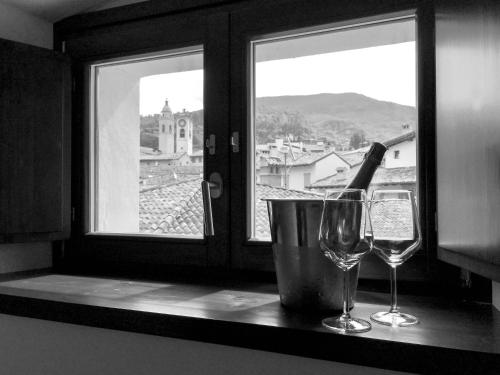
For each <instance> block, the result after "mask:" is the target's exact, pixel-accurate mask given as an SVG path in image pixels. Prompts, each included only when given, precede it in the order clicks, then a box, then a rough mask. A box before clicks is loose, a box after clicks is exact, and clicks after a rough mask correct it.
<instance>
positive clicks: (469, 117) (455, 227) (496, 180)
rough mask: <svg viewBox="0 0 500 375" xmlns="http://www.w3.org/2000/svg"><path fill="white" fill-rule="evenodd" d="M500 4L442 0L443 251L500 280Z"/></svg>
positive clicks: (482, 0)
mask: <svg viewBox="0 0 500 375" xmlns="http://www.w3.org/2000/svg"><path fill="white" fill-rule="evenodd" d="M499 74H500V3H499V2H496V1H488V0H475V1H456V0H455V1H453V0H438V1H436V116H437V117H436V131H437V186H438V234H439V239H438V242H439V246H440V249H439V257H440V258H441V259H443V260H446V261H448V262H450V263H453V264H455V265H459V266H461V267H463V268H466V269H469V270H471V271H473V272H476V273H478V274H481V275H483V276H486V277H488V278H491V279H493V280H496V281H500V105H499V104H500V79H499Z"/></svg>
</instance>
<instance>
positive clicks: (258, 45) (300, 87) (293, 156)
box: [249, 18, 417, 240]
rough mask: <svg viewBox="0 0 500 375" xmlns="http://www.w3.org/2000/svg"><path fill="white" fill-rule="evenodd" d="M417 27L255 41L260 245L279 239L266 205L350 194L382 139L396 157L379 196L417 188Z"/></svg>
mask: <svg viewBox="0 0 500 375" xmlns="http://www.w3.org/2000/svg"><path fill="white" fill-rule="evenodd" d="M415 27H416V24H415V20H414V18H405V19H398V20H391V21H386V22H380V23H371V24H366V25H355V26H353V27H348V28H342V29H330V30H322V31H315V32H311V33H302V34H296V35H292V34H291V35H287V36H285V37H283V36H279V37H276V38H266V39H262V40H255V41H253V42H252V53H253V64H254V68H253V72H254V73H253V79H254V85H253V87H254V92H253V94H252V96H253V119H252V124H251V131H252V132H253V137H251V138H252V142H253V145H252V147H253V150H254V155H253V159H252V160H251V164H252V165H251V168H250V174H251V176H250V181H252V182H253V186H251V189H250V190H251V192H252V193H253V195H252V200H251V202H249V204H250V212H251V213H252V218H251V220H250V222H251V226H250V228H249V232H250V233H249V236H250V238H251V239H257V240H270V233H269V225H268V219H267V212H266V206H265V205H263V204H261V202H260V200H261V199H262V198H274V197H277V198H311V199H317V198H321V197H322V195H323V193H324V191H325V190H326V189H329V188H341V187H344V186H345V185H346V184H347V183H348V182H349V181H350V180H351V179H352V177H353V176H354V175H355V174H356V172H357V171H358V169H359V167H360V164H361V162H362V160H363V156H364V154H365V152H366V151H367V150H368V148H369V147H370V145H371V143H372V142H374V141H377V142H381V143H384V144H385V145H386V146H387V147H388V151H387V153H386V155H385V159H384V162H383V165H382V166H381V167H380V168H379V169H378V171H377V172H376V174H375V176H374V179H373V180H372V184H371V188H374V187H377V188H390V189H402V188H403V189H412V190H414V191H415V190H416V186H417V185H416V164H417V157H416V155H417V152H416V130H417V129H416V127H417V111H416V56H415V51H416V45H415ZM261 211H262V212H261Z"/></svg>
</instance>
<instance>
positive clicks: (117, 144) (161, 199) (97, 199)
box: [90, 48, 203, 238]
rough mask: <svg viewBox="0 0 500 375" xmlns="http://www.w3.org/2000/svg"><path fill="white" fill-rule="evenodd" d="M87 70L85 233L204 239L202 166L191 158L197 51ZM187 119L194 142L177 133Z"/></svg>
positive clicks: (199, 73) (198, 93)
mask: <svg viewBox="0 0 500 375" xmlns="http://www.w3.org/2000/svg"><path fill="white" fill-rule="evenodd" d="M91 69H92V76H93V87H94V91H93V92H92V94H93V96H94V100H93V101H92V103H94V107H93V111H94V113H95V116H94V118H95V121H94V124H93V129H94V133H93V139H92V142H93V151H94V154H93V166H94V168H93V171H94V174H93V176H92V178H93V184H92V186H93V190H92V195H93V199H92V203H93V204H92V211H93V215H92V216H91V218H90V219H91V232H95V233H126V234H142V235H156V236H158V235H169V236H188V237H198V238H201V237H203V218H202V214H203V208H202V203H201V191H200V183H201V178H200V175H201V173H202V171H203V162H201V163H197V164H196V165H195V164H193V163H191V159H190V156H191V155H193V154H195V153H200V152H202V151H203V147H202V144H203V115H202V114H203V52H202V51H201V50H200V49H199V48H190V49H188V50H176V51H169V52H166V53H162V54H158V55H153V56H137V57H131V58H128V59H124V60H113V61H109V62H108V61H105V62H102V63H97V64H94V65H92V68H91ZM180 116H182V117H183V119H182V120H180V121H179V122H177V118H178V117H180ZM186 119H187V121H189V123H190V125H189V126H191V124H192V126H193V128H194V130H195V132H194V136H193V137H189V138H186V137H185V129H184V128H180V129H179V126H187V125H185V124H186ZM167 126H168V128H169V132H168V133H167V132H165V130H166V127H167ZM173 127H175V129H174V132H172V129H173ZM160 129H161V132H160V131H159V130H160ZM176 133H177V134H179V138H178V139H176V138H175V134H176ZM139 135H140V136H139ZM185 153H187V156H186V154H185ZM150 161H154V164H153V165H150ZM148 166H149V167H148ZM147 167H148V168H147ZM193 211H195V213H196V214H193ZM200 216H201V217H200Z"/></svg>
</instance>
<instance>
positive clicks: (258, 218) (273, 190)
mask: <svg viewBox="0 0 500 375" xmlns="http://www.w3.org/2000/svg"><path fill="white" fill-rule="evenodd" d="M255 195H256V197H255V200H256V202H255V235H256V237H257V238H258V239H262V240H269V241H270V240H271V232H270V230H269V216H268V215H267V203H266V202H265V201H263V199H266V198H267V199H269V198H274V199H280V198H305V199H308V198H309V199H316V198H322V197H323V194H318V193H313V192H308V191H301V190H287V189H285V188H279V187H274V186H269V185H262V184H257V185H256V186H255Z"/></svg>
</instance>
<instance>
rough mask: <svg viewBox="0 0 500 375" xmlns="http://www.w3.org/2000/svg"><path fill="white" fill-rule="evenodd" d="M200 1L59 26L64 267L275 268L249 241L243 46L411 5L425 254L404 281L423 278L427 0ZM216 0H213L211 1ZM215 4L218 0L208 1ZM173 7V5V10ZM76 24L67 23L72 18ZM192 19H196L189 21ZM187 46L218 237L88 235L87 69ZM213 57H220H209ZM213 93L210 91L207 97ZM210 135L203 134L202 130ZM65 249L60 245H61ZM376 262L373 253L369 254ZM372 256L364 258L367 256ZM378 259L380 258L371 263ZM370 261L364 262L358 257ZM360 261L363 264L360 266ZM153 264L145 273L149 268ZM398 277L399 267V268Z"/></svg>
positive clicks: (429, 170) (431, 259)
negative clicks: (218, 188)
mask: <svg viewBox="0 0 500 375" xmlns="http://www.w3.org/2000/svg"><path fill="white" fill-rule="evenodd" d="M195 2H196V3H197V4H198V3H199V4H198V5H196V6H193V7H190V8H189V9H183V8H182V6H179V5H177V6H174V7H173V8H172V7H170V6H167V5H165V6H160V7H159V8H157V9H156V8H152V7H149V6H146V7H141V6H139V4H135V5H130V6H126V7H123V8H118V9H111V10H107V11H104V12H102V13H99V14H95V15H83V16H80V17H79V18H78V19H76V20H71V19H69V20H65V21H63V22H61V23H59V24H57V25H56V30H55V31H56V32H55V45H56V48H59V49H61V50H62V49H65V50H66V52H67V53H68V54H69V55H70V56H71V57H72V58H73V59H74V64H73V66H74V68H73V75H74V78H75V88H76V90H75V92H74V95H73V97H74V98H73V108H74V113H73V142H72V146H73V149H72V150H73V153H72V156H73V167H72V171H73V174H72V186H73V188H72V202H73V203H72V206H73V218H74V219H73V222H72V237H71V239H70V241H68V242H67V243H66V244H64V245H63V246H61V247H60V248H59V250H58V251H57V254H59V255H60V257H57V258H56V263H59V260H60V259H62V260H63V262H61V264H62V265H63V266H64V267H65V269H76V270H84V271H93V270H98V269H102V270H104V272H110V271H111V270H122V269H123V270H127V271H134V270H137V269H140V270H144V269H145V273H146V274H148V273H152V272H153V271H152V269H153V268H154V267H160V268H162V269H163V268H164V267H170V266H173V267H175V266H195V267H204V268H205V267H209V268H211V269H217V270H219V269H221V268H226V269H227V268H229V269H236V270H242V269H246V270H257V271H266V272H267V271H273V269H274V267H273V260H272V250H271V245H270V243H269V242H258V241H248V240H247V238H246V233H247V229H246V228H247V223H246V218H247V208H246V204H245V202H246V198H247V196H246V194H247V193H246V186H247V185H246V183H247V177H246V168H247V166H246V155H247V154H248V152H249V150H248V149H247V144H246V139H247V135H248V134H247V130H248V129H247V123H248V113H249V111H248V109H249V102H248V82H249V80H248V79H249V71H248V56H249V54H248V52H249V51H248V48H249V42H250V40H251V39H252V38H253V37H255V36H256V35H261V34H270V33H276V32H279V31H283V32H285V31H288V30H293V29H299V28H311V27H315V26H318V25H327V24H334V23H343V22H344V23H345V22H352V20H359V19H364V18H367V19H372V20H376V19H381V18H384V17H385V16H386V15H387V14H394V13H398V12H403V13H405V12H406V13H408V12H414V13H415V14H416V17H417V19H418V22H417V25H418V30H417V41H418V43H417V44H418V82H417V86H418V99H417V100H418V118H419V127H418V139H419V147H418V151H417V152H418V159H419V167H418V174H419V180H418V183H419V191H420V202H419V203H420V204H419V206H420V214H421V219H422V224H423V225H422V232H423V235H424V250H422V251H420V252H419V253H423V254H424V255H425V256H415V257H414V259H415V260H416V261H417V263H418V265H416V266H411V267H410V268H412V267H413V268H414V269H415V272H409V273H407V275H408V278H409V279H412V280H416V279H425V280H428V279H429V277H430V276H429V275H431V274H432V273H433V272H434V270H435V268H436V261H435V259H436V232H435V208H436V197H435V190H436V188H435V181H436V177H435V67H434V61H435V59H434V53H435V52H434V6H433V4H432V2H428V1H417V2H415V1H404V0H403V1H396V2H394V1H391V0H382V1H378V2H368V3H367V2H366V1H362V0H359V1H349V0H341V1H336V2H331V1H328V0H318V1H317V2H315V4H314V7H312V6H311V5H310V2H306V1H295V0H280V1H276V2H272V3H271V2H268V3H264V4H263V3H262V2H257V1H251V0H248V1H241V2H240V1H234V2H232V1H230V2H218V1H214V2H210V1H204V0H199V1H195ZM212 3H214V4H212ZM215 3H216V4H215ZM179 7H180V8H179ZM71 21H74V22H71ZM193 25H194V26H193ZM191 45H203V46H204V61H214V62H216V63H208V65H207V63H205V123H210V122H211V123H213V124H215V123H217V126H213V127H212V128H211V129H212V130H213V133H214V134H216V137H217V148H218V153H219V157H218V159H215V158H210V157H207V156H206V157H205V168H204V176H208V175H209V174H210V173H211V172H213V171H218V172H220V173H221V174H222V176H223V180H224V185H225V186H226V187H230V188H228V189H227V190H226V192H227V193H226V194H225V195H224V198H223V200H221V201H214V202H212V203H213V206H214V219H215V230H216V232H218V233H219V236H218V237H217V238H215V239H212V238H204V239H197V240H190V239H181V238H175V239H174V238H166V237H153V236H140V237H138V236H133V235H128V236H127V235H94V234H93V235H88V234H86V233H85V229H84V227H85V226H84V221H83V218H84V214H83V213H84V212H85V209H86V207H87V206H88V202H87V200H86V193H85V191H86V187H85V184H86V180H87V178H88V176H86V173H87V170H88V168H87V165H86V163H87V162H86V160H87V159H86V157H85V155H88V151H87V149H86V147H87V146H86V144H85V141H84V140H85V131H86V130H85V129H86V126H87V122H86V119H85V116H84V113H85V108H86V103H85V100H86V97H87V93H86V91H85V89H84V88H85V87H86V83H87V77H86V74H85V71H86V66H87V65H88V64H89V63H91V62H92V61H96V60H101V59H105V58H115V57H126V56H130V55H136V54H140V53H148V52H155V51H165V50H169V49H175V48H182V47H186V46H191ZM215 55H217V56H215ZM210 87H211V88H213V89H214V90H216V92H217V94H216V95H214V94H213V93H214V91H211V89H210ZM233 132H239V134H240V144H239V152H236V153H235V152H232V150H231V149H230V147H229V145H230V135H231V134H232V133H233ZM207 134H208V133H207V132H205V135H207ZM65 249H66V250H65ZM373 259H375V257H373ZM369 262H370V261H368V263H369ZM375 262H377V261H376V260H375ZM364 263H367V262H364ZM377 264H378V265H375V266H370V267H363V268H364V269H367V268H368V269H369V270H371V271H370V272H371V273H370V272H368V273H365V277H368V278H375V279H376V278H386V277H387V268H386V265H385V264H381V263H377ZM363 268H362V269H363ZM150 271H151V272H150ZM401 276H402V278H404V277H405V276H404V273H402V274H401Z"/></svg>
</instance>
